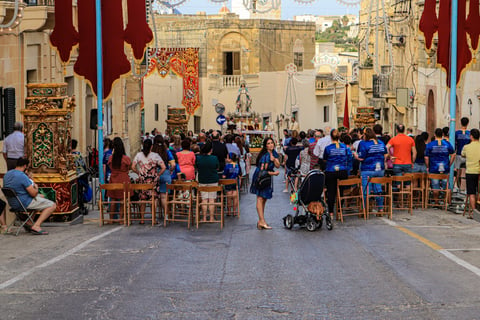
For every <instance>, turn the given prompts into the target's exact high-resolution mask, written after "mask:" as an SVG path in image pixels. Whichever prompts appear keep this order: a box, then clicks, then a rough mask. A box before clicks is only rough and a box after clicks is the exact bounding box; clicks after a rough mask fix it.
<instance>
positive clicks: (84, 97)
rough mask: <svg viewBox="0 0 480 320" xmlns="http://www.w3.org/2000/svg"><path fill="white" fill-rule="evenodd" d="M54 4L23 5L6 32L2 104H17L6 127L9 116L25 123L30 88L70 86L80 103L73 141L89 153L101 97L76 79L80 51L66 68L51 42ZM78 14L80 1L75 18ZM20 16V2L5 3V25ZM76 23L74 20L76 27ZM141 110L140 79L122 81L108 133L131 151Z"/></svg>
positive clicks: (1, 38) (108, 115) (0, 63)
mask: <svg viewBox="0 0 480 320" xmlns="http://www.w3.org/2000/svg"><path fill="white" fill-rule="evenodd" d="M54 4H55V3H54V0H28V1H20V2H19V6H20V11H19V13H18V14H19V15H20V17H17V19H15V22H14V23H13V24H12V26H11V27H9V28H8V27H7V28H3V29H2V30H1V31H0V87H1V88H2V90H1V93H3V94H4V97H7V98H4V99H0V101H2V102H4V103H5V102H8V104H9V105H11V107H10V109H6V105H7V103H5V106H4V109H3V110H4V111H3V112H2V114H1V116H2V121H0V126H2V124H5V123H8V121H6V120H7V119H6V118H7V117H10V118H9V119H8V120H9V121H10V123H12V124H13V122H14V121H15V120H20V121H21V120H23V119H22V116H21V114H20V112H19V110H21V109H23V108H24V104H25V98H26V85H27V84H30V83H62V82H65V83H67V90H68V95H70V96H75V103H76V108H75V111H74V115H73V117H74V120H73V121H72V123H73V124H74V127H73V130H72V135H73V136H72V138H74V139H77V140H78V141H79V150H81V151H82V152H83V153H84V154H86V151H87V147H89V146H90V147H95V146H96V145H97V134H96V131H95V130H92V129H90V127H91V125H93V123H91V122H92V121H91V114H92V111H91V110H94V109H96V108H97V102H96V97H95V96H94V94H93V92H92V90H91V88H90V86H89V85H87V83H86V81H84V80H83V79H82V78H79V77H76V76H74V71H73V65H74V63H75V61H76V59H77V56H78V51H77V50H78V49H76V48H75V49H73V51H72V54H71V59H70V61H69V63H68V64H66V65H63V64H61V62H60V59H59V57H58V53H57V51H56V50H55V48H54V47H52V46H51V44H50V38H49V37H50V33H51V32H52V30H53V28H54V26H55V16H54V14H55V12H54V9H55V7H54ZM76 11H77V7H76V2H75V3H74V17H76ZM14 12H15V1H13V0H10V1H0V22H1V23H2V24H6V23H8V22H9V21H12V18H15V17H14ZM76 21H77V19H74V23H76ZM127 91H128V95H127ZM5 93H6V94H5ZM7 100H8V101H7ZM135 108H137V109H135ZM139 109H140V81H135V80H133V79H132V78H122V79H121V80H120V81H119V83H118V84H117V85H115V86H114V88H113V94H112V98H111V99H110V100H109V101H107V102H106V103H105V113H104V119H105V123H104V131H105V133H106V134H108V135H111V136H113V135H115V136H121V137H124V138H125V140H126V141H125V142H126V147H127V148H129V147H130V142H129V141H128V137H129V136H136V135H139V132H140V116H137V114H138V115H139V114H140V110H139ZM12 115H15V116H14V117H13V116H12ZM93 120H96V118H94V119H93ZM127 123H128V125H127ZM7 132H8V128H7V127H6V126H3V127H1V128H0V140H2V141H3V138H4V137H5V135H6V133H7ZM129 132H130V133H131V134H129ZM133 132H135V134H133ZM0 143H1V142H0ZM132 143H133V144H134V148H136V149H138V148H139V142H137V141H133V142H132ZM0 170H1V169H0Z"/></svg>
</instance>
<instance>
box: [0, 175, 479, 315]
mask: <svg viewBox="0 0 480 320" xmlns="http://www.w3.org/2000/svg"><path fill="white" fill-rule="evenodd" d="M274 180H275V192H274V198H273V199H272V200H270V201H268V202H267V214H266V216H267V221H268V222H269V223H270V224H271V225H272V227H273V230H262V231H259V230H257V229H256V228H255V223H256V211H255V196H254V195H251V194H245V193H243V194H242V196H241V216H240V218H233V217H227V218H226V223H225V228H224V230H223V231H220V227H219V225H201V226H200V228H199V229H198V230H197V229H195V228H192V229H191V230H188V229H187V228H186V225H185V224H183V223H175V224H170V225H168V226H167V227H166V228H164V227H163V225H162V226H155V227H151V226H141V225H133V226H130V227H123V226H104V227H99V226H98V221H97V217H98V213H96V212H91V213H90V214H89V215H88V216H85V221H84V223H83V224H79V225H73V226H58V225H55V226H49V225H48V224H45V228H46V230H48V231H49V232H50V234H49V235H48V236H33V235H30V234H26V233H24V232H22V233H21V234H20V235H19V236H18V237H15V236H10V235H2V236H0V252H1V254H0V270H1V272H0V305H1V308H0V310H1V311H0V318H1V319H62V320H63V319H480V297H479V295H478V293H479V289H478V288H479V287H480V244H479V243H480V241H479V240H480V225H479V223H478V222H477V221H475V220H467V219H466V218H465V217H463V216H462V215H455V214H453V213H450V212H448V213H445V212H444V211H441V210H425V211H422V210H416V211H414V214H413V216H410V215H409V214H407V213H405V212H398V213H397V212H394V218H393V221H390V220H388V219H384V218H377V217H372V218H371V219H369V220H367V221H364V220H361V219H358V218H357V217H348V218H346V219H345V222H344V223H343V224H341V223H340V222H336V223H335V226H334V229H333V230H332V231H327V230H326V229H325V226H323V227H322V229H321V230H318V231H316V232H308V231H306V230H305V229H298V228H296V227H295V229H294V230H286V229H284V228H283V222H282V217H283V216H285V215H286V214H287V213H290V212H293V210H292V206H291V205H290V204H289V199H288V198H289V197H288V196H287V194H286V193H282V192H281V190H282V189H283V188H282V187H283V185H282V182H281V180H282V178H281V175H280V176H279V177H277V178H275V179H274ZM477 218H478V217H477Z"/></svg>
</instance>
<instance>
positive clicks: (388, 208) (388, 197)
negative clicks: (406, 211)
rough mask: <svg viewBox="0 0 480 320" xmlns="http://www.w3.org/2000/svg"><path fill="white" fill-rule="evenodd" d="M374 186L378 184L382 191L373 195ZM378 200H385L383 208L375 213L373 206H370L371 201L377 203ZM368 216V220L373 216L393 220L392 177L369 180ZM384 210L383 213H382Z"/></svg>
mask: <svg viewBox="0 0 480 320" xmlns="http://www.w3.org/2000/svg"><path fill="white" fill-rule="evenodd" d="M373 184H377V185H379V186H380V188H381V191H380V192H377V193H373V190H375V189H374V188H373ZM376 198H381V199H383V207H382V208H378V207H377V211H375V212H374V211H373V206H371V205H370V201H371V200H373V201H376ZM366 201H367V204H366V208H367V210H366V215H367V218H368V217H369V215H371V214H376V215H387V216H388V217H389V218H390V219H392V215H393V212H392V178H391V177H371V178H369V179H368V184H367V197H366ZM380 210H383V211H380Z"/></svg>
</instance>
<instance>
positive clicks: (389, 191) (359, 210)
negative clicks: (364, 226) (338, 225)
mask: <svg viewBox="0 0 480 320" xmlns="http://www.w3.org/2000/svg"><path fill="white" fill-rule="evenodd" d="M432 179H436V180H446V181H447V182H446V187H445V188H444V189H442V190H439V192H438V194H436V193H434V192H433V190H432V185H431V180H432ZM368 181H369V183H368V185H367V190H366V197H365V198H364V196H363V187H362V179H361V178H359V177H355V176H351V177H349V178H348V179H345V180H338V186H337V199H336V204H337V220H340V221H341V222H343V217H344V216H353V215H358V216H359V217H363V218H364V219H367V218H368V217H369V216H370V215H371V214H375V215H382V216H383V215H386V216H388V217H389V218H390V219H391V218H392V216H393V210H394V209H395V210H407V211H408V212H409V213H410V214H411V215H412V214H413V208H422V209H425V208H428V207H443V208H444V210H447V208H448V203H449V201H450V198H451V190H450V188H449V185H448V174H426V173H409V174H405V175H403V176H392V177H371V178H369V180H368ZM373 184H376V185H377V186H379V188H380V191H378V189H377V188H373ZM375 191H376V192H375ZM379 199H380V201H379V202H380V203H382V204H381V206H378V205H377V206H376V205H375V202H376V201H377V200H379ZM365 201H366V203H364V202H365Z"/></svg>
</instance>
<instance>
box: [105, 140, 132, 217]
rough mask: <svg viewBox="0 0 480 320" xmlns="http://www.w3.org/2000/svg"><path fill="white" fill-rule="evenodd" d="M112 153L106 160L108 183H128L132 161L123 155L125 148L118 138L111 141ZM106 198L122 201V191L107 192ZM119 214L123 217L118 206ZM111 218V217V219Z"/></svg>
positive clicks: (121, 208)
mask: <svg viewBox="0 0 480 320" xmlns="http://www.w3.org/2000/svg"><path fill="white" fill-rule="evenodd" d="M112 144H113V151H112V155H111V156H110V159H108V162H107V165H108V166H109V167H110V170H111V173H110V183H130V177H129V176H128V172H129V171H130V165H131V163H132V161H131V160H130V158H129V157H128V156H127V155H126V154H125V147H124V146H123V141H122V139H121V138H120V137H115V138H114V139H113V143H112ZM107 197H110V198H112V199H115V200H121V199H123V191H108V192H107ZM119 211H120V214H121V215H122V217H123V214H124V212H123V207H122V206H120V210H119ZM111 218H113V217H111Z"/></svg>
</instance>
